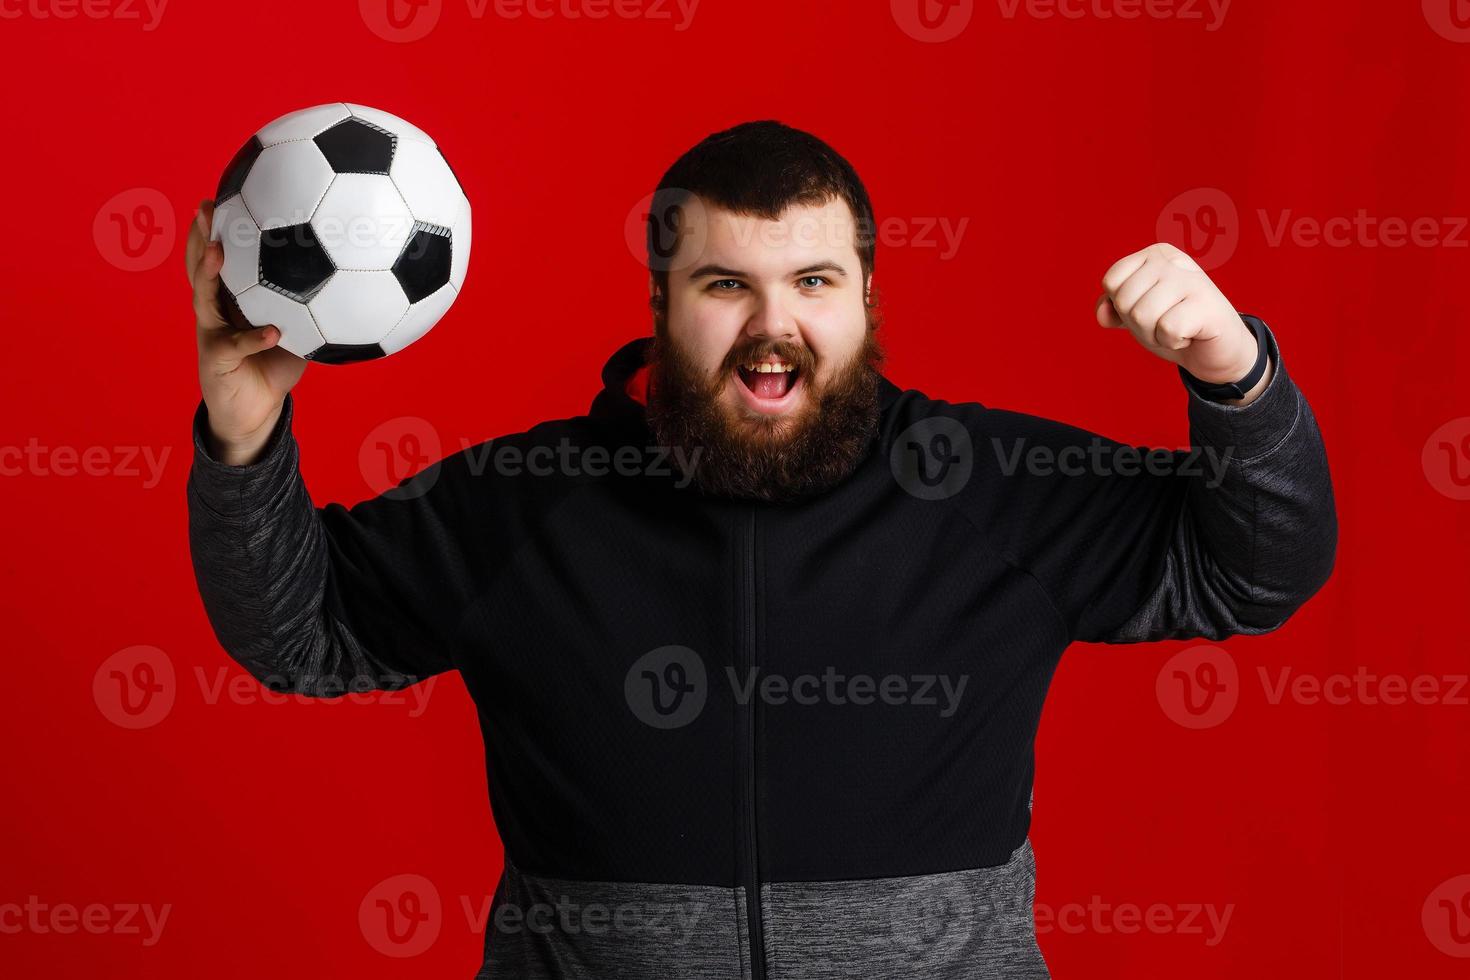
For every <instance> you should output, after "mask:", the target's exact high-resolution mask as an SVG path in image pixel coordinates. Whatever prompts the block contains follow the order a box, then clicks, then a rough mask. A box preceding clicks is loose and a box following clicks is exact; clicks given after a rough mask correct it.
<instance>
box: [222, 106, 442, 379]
mask: <svg viewBox="0 0 1470 980" xmlns="http://www.w3.org/2000/svg"><path fill="white" fill-rule="evenodd" d="M211 238H213V239H214V240H216V241H219V242H220V243H221V244H222V246H223V249H224V265H223V267H222V268H221V269H220V289H219V304H220V309H221V311H222V312H223V314H224V316H225V318H226V319H227V320H228V321H229V322H230V323H231V324H232V325H233V326H236V327H263V326H265V325H267V324H275V325H276V326H277V327H278V328H279V329H280V331H281V340H280V346H281V347H283V348H285V349H286V350H288V351H290V352H291V353H293V354H296V355H298V356H300V357H304V358H306V359H307V360H311V361H320V362H322V363H326V364H347V363H352V362H354V361H363V360H368V359H370V358H375V357H383V356H385V355H387V354H394V353H397V352H398V351H400V350H402V349H403V348H405V347H407V346H408V345H409V344H411V343H413V342H414V341H415V340H418V339H419V338H420V337H422V336H423V335H424V334H426V333H428V332H429V329H430V328H431V327H433V326H434V324H435V323H437V322H438V321H439V319H440V317H442V316H443V315H444V314H445V312H446V311H447V310H448V309H449V307H450V305H451V304H452V303H453V302H454V300H455V298H456V297H457V296H458V295H459V290H460V288H461V287H462V286H463V285H464V279H465V271H466V269H467V267H468V265H469V256H470V202H469V200H468V198H466V197H465V194H464V190H463V188H462V187H460V184H459V181H458V180H457V179H456V177H455V175H454V172H453V171H452V170H451V169H450V167H449V163H448V161H447V160H445V158H444V155H443V154H442V153H441V152H440V151H439V148H438V147H437V146H436V145H435V143H434V141H433V140H432V139H430V138H429V137H428V135H427V134H425V133H424V132H423V131H422V130H420V129H418V128H417V127H416V126H414V125H412V124H410V123H408V122H405V121H404V120H402V119H399V118H398V117H397V116H394V115H391V114H389V113H386V112H383V111H381V110H378V109H370V108H367V107H366V106H360V105H352V104H350V103H332V104H330V105H320V106H315V107H313V108H310V109H302V110H300V111H298V112H293V113H290V114H289V115H285V116H282V117H281V118H279V119H277V120H275V121H274V122H272V123H270V124H268V125H267V126H265V127H264V128H262V129H261V130H260V131H259V132H257V133H256V134H255V135H254V136H252V137H251V138H250V140H249V141H248V142H247V143H246V144H245V145H244V146H243V147H242V148H241V149H240V151H239V152H238V153H236V154H235V157H234V159H232V160H231V161H230V163H229V165H228V166H227V167H226V168H225V172H224V175H223V176H222V177H221V178H220V183H219V189H218V191H217V192H216V194H215V208H214V220H213V224H212V227H211Z"/></svg>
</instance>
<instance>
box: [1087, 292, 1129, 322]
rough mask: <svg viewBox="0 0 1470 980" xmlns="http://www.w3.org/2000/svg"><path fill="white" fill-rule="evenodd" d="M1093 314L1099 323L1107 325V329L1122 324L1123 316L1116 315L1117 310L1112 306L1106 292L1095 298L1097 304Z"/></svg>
mask: <svg viewBox="0 0 1470 980" xmlns="http://www.w3.org/2000/svg"><path fill="white" fill-rule="evenodd" d="M1093 315H1094V316H1096V317H1097V322H1098V324H1099V325H1101V326H1104V327H1108V328H1109V329H1112V328H1116V327H1121V326H1123V318H1122V317H1120V316H1119V315H1118V310H1117V308H1116V307H1115V306H1113V301H1112V300H1111V299H1109V298H1108V294H1107V293H1103V294H1102V295H1101V296H1099V297H1098V298H1097V305H1096V308H1095V309H1094V310H1093Z"/></svg>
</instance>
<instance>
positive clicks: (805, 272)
mask: <svg viewBox="0 0 1470 980" xmlns="http://www.w3.org/2000/svg"><path fill="white" fill-rule="evenodd" d="M817 272H835V273H836V274H837V275H839V276H842V277H843V278H844V279H845V278H847V270H846V269H844V268H843V267H842V266H840V265H838V264H837V263H836V262H818V263H817V264H816V265H809V266H805V267H803V268H800V269H797V270H796V271H795V272H793V273H791V275H793V276H809V275H812V274H813V273H817ZM710 276H718V277H720V278H722V279H751V278H754V277H753V276H751V275H750V273H748V272H741V271H740V270H739V269H729V268H726V267H725V266H722V265H702V266H700V267H699V268H697V269H695V270H694V271H693V272H691V273H689V278H690V279H705V278H708V277H710Z"/></svg>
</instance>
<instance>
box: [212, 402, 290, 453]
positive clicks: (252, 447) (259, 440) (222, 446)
mask: <svg viewBox="0 0 1470 980" xmlns="http://www.w3.org/2000/svg"><path fill="white" fill-rule="evenodd" d="M280 418H281V406H279V405H278V406H276V408H275V410H274V411H272V412H271V414H270V415H269V416H267V417H266V419H265V421H264V422H262V423H261V424H260V425H258V426H256V427H255V428H254V429H252V430H250V431H249V432H247V433H244V434H243V435H232V434H223V433H221V432H219V431H218V430H217V429H216V428H215V427H214V423H213V422H207V423H206V424H205V426H204V448H205V449H207V450H209V455H210V456H211V457H213V458H214V459H215V460H216V461H218V462H220V463H223V464H225V465H226V466H249V465H250V464H252V463H255V462H258V461H259V459H260V457H261V456H262V455H263V454H264V451H265V447H266V444H267V443H268V442H270V438H271V433H272V432H274V431H275V428H276V423H277V422H278V421H280Z"/></svg>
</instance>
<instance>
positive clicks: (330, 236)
mask: <svg viewBox="0 0 1470 980" xmlns="http://www.w3.org/2000/svg"><path fill="white" fill-rule="evenodd" d="M311 227H312V230H313V231H315V232H316V237H317V241H319V242H321V243H322V246H323V247H324V248H325V249H326V250H327V255H329V256H330V257H331V259H332V263H333V264H334V265H335V266H336V267H337V268H338V269H352V270H357V271H375V270H383V269H391V268H393V262H394V261H395V260H396V259H397V258H398V256H399V253H401V252H402V251H403V246H405V245H407V244H408V236H409V233H410V232H412V231H413V215H412V214H410V213H409V210H408V205H407V204H405V203H403V196H402V195H401V194H399V193H398V188H397V187H395V186H394V185H393V181H391V180H389V179H388V178H387V177H385V176H382V175H381V174H338V175H337V179H336V180H334V181H332V186H331V187H330V188H329V189H328V190H327V195H326V197H323V198H322V203H321V204H320V205H319V206H318V207H317V209H316V213H315V214H313V215H312V216H311Z"/></svg>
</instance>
